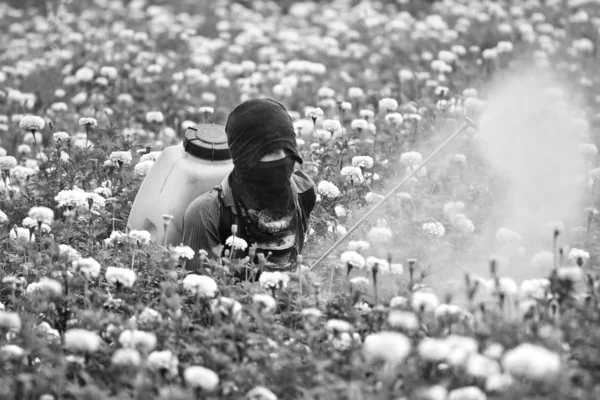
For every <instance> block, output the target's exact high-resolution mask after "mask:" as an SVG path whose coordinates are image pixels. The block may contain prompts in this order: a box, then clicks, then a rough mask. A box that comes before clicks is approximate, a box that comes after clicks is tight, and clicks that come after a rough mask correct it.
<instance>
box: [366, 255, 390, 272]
mask: <svg viewBox="0 0 600 400" xmlns="http://www.w3.org/2000/svg"><path fill="white" fill-rule="evenodd" d="M366 265H367V269H368V270H369V271H372V270H373V268H375V267H377V271H378V272H380V273H388V272H390V264H389V263H388V262H387V261H386V260H384V259H382V258H376V257H369V258H367V263H366Z"/></svg>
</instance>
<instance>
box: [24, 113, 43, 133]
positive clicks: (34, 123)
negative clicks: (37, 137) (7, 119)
mask: <svg viewBox="0 0 600 400" xmlns="http://www.w3.org/2000/svg"><path fill="white" fill-rule="evenodd" d="M44 126H46V121H44V119H43V118H41V117H37V116H35V115H26V116H25V117H23V119H21V121H19V127H20V128H21V129H23V130H25V131H41V130H42V129H44Z"/></svg>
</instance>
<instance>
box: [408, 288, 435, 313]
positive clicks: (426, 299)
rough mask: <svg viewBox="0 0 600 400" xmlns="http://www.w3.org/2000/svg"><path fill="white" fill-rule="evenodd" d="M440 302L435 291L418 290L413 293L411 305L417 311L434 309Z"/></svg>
mask: <svg viewBox="0 0 600 400" xmlns="http://www.w3.org/2000/svg"><path fill="white" fill-rule="evenodd" d="M439 304H440V303H439V300H438V298H437V296H436V295H435V294H434V293H433V292H428V291H425V290H418V291H416V292H414V293H413V294H412V302H411V307H412V309H413V310H414V311H416V312H431V311H434V310H435V309H436V308H437V306H438V305H439Z"/></svg>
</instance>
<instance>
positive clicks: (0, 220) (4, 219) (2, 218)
mask: <svg viewBox="0 0 600 400" xmlns="http://www.w3.org/2000/svg"><path fill="white" fill-rule="evenodd" d="M7 221H8V217H7V216H6V214H5V213H4V211H0V224H3V223H5V222H7Z"/></svg>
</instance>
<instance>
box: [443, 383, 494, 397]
mask: <svg viewBox="0 0 600 400" xmlns="http://www.w3.org/2000/svg"><path fill="white" fill-rule="evenodd" d="M447 400H487V396H486V395H485V393H484V392H483V391H482V390H481V389H479V388H478V387H477V386H466V387H462V388H459V389H454V390H453V391H451V392H450V393H449V394H448V399H447Z"/></svg>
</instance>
